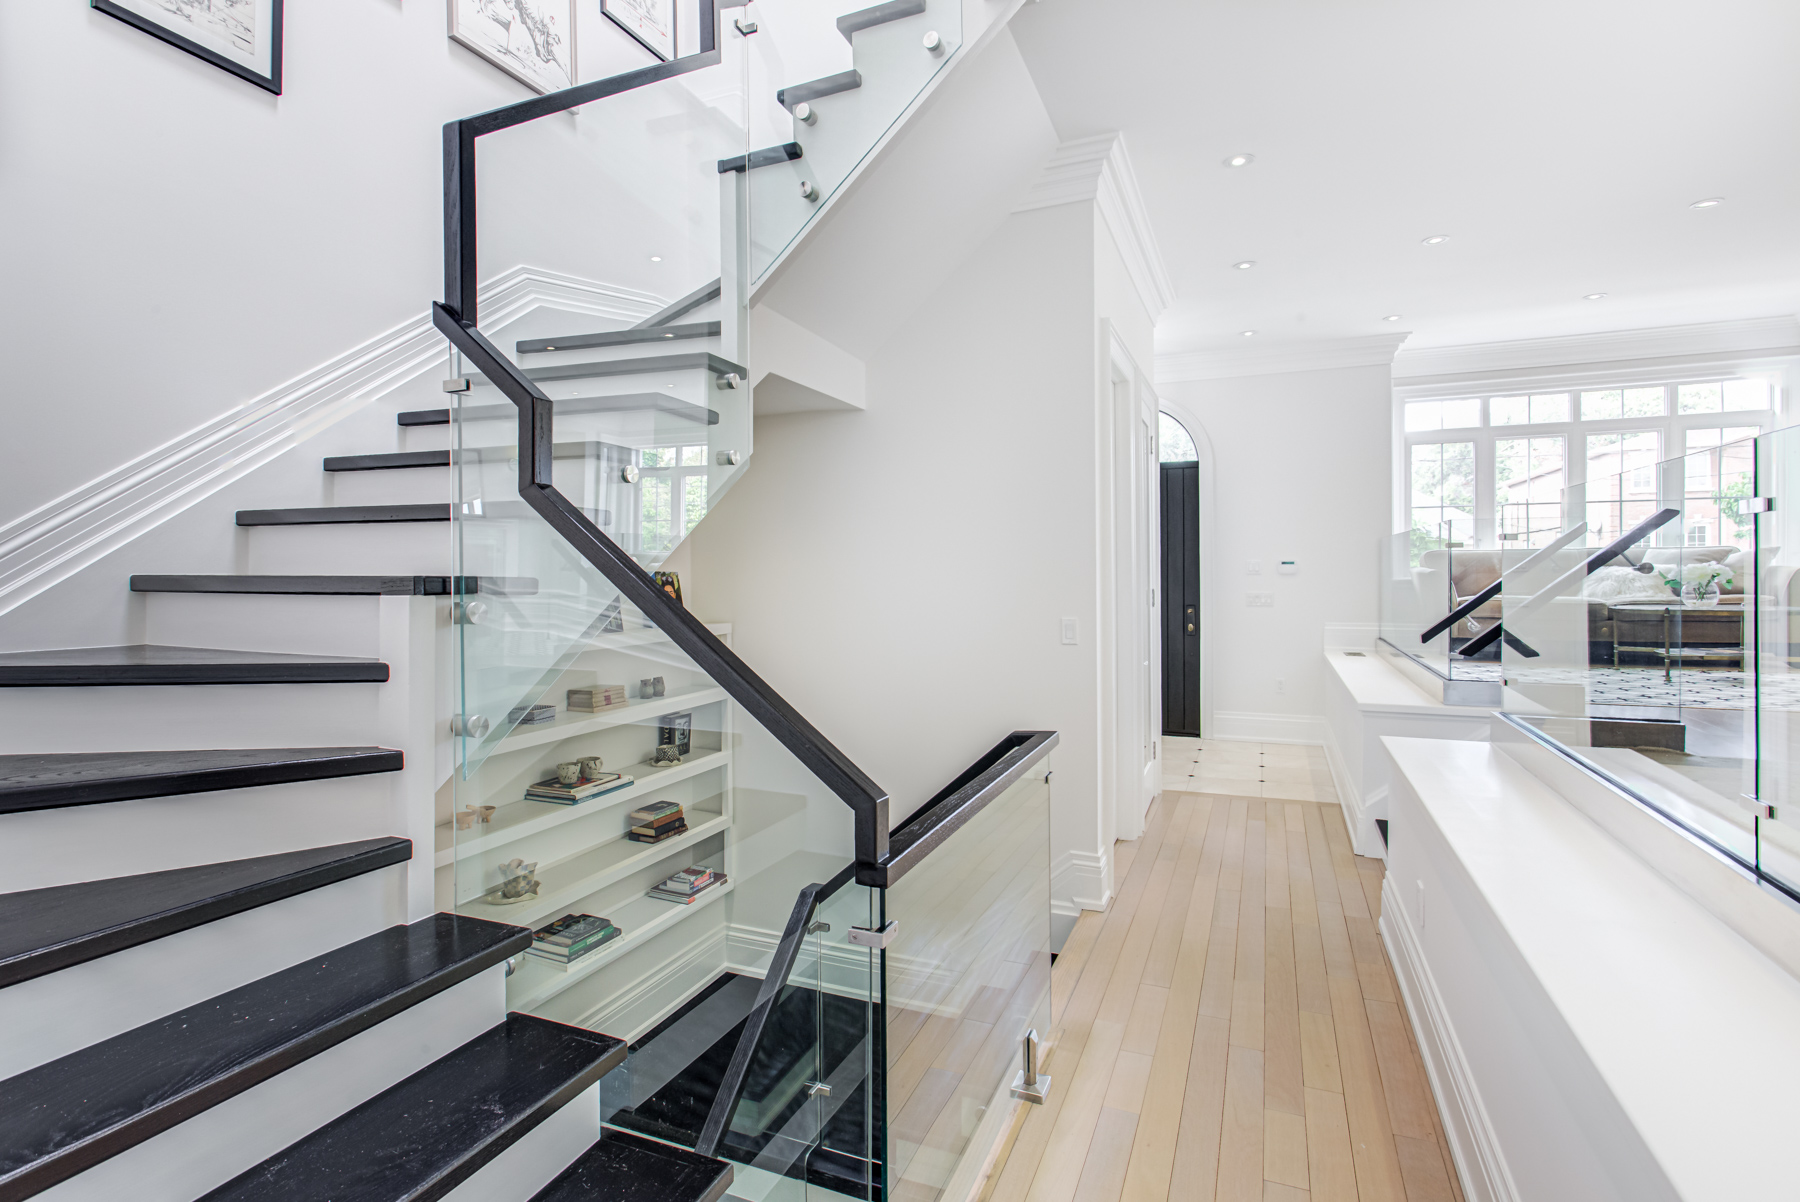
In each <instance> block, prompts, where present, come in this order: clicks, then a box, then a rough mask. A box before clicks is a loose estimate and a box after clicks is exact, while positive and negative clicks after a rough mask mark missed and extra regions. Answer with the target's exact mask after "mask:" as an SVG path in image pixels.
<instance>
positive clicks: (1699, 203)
mask: <svg viewBox="0 0 1800 1202" xmlns="http://www.w3.org/2000/svg"><path fill="white" fill-rule="evenodd" d="M1724 203H1725V198H1724V197H1723V196H1709V197H1707V198H1706V199H1705V200H1696V201H1695V202H1694V203H1693V204H1691V205H1689V206H1688V208H1690V209H1716V208H1718V207H1719V206H1720V205H1722V204H1724Z"/></svg>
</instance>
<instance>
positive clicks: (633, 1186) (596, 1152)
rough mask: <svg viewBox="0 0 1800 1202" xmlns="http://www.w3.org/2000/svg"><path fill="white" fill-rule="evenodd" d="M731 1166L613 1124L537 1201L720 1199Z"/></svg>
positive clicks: (534, 1198) (677, 1201)
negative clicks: (617, 1129) (615, 1128)
mask: <svg viewBox="0 0 1800 1202" xmlns="http://www.w3.org/2000/svg"><path fill="white" fill-rule="evenodd" d="M731 1178H732V1169H731V1165H729V1164H727V1163H726V1162H725V1161H723V1160H714V1159H713V1158H712V1157H710V1156H702V1155H700V1153H698V1152H692V1151H689V1150H688V1149H686V1148H677V1147H675V1146H673V1145H671V1144H659V1143H657V1142H656V1141H655V1140H652V1139H645V1138H644V1137H643V1136H641V1135H631V1134H628V1133H627V1132H624V1131H615V1130H613V1129H611V1128H607V1129H606V1130H604V1131H602V1132H601V1135H600V1141H599V1142H598V1143H596V1144H595V1145H594V1146H593V1147H591V1148H589V1149H588V1150H587V1152H585V1153H584V1154H583V1155H582V1156H581V1158H580V1159H579V1160H577V1161H576V1162H575V1163H574V1164H572V1165H570V1166H569V1167H568V1168H566V1169H564V1170H563V1172H562V1174H561V1175H560V1176H559V1177H557V1178H556V1180H554V1181H552V1182H551V1183H550V1184H549V1185H546V1186H545V1187H544V1188H543V1189H541V1190H539V1191H538V1192H537V1193H535V1194H533V1195H532V1196H531V1202H718V1199H720V1198H722V1197H724V1196H725V1191H726V1189H727V1188H728V1187H729V1186H730V1185H731Z"/></svg>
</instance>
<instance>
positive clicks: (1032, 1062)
mask: <svg viewBox="0 0 1800 1202" xmlns="http://www.w3.org/2000/svg"><path fill="white" fill-rule="evenodd" d="M1037 1062H1038V1037H1037V1028H1035V1027H1034V1028H1032V1029H1031V1030H1029V1031H1027V1032H1025V1067H1024V1068H1022V1069H1020V1070H1019V1075H1018V1076H1016V1077H1014V1078H1013V1083H1012V1096H1013V1097H1015V1098H1017V1099H1019V1100H1020V1101H1021V1102H1030V1103H1032V1104H1034V1105H1037V1106H1042V1105H1043V1104H1044V1099H1045V1098H1047V1097H1049V1096H1050V1077H1049V1075H1048V1074H1039V1072H1038V1071H1037Z"/></svg>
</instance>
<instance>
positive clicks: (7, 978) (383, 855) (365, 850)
mask: <svg viewBox="0 0 1800 1202" xmlns="http://www.w3.org/2000/svg"><path fill="white" fill-rule="evenodd" d="M356 750H364V749H356ZM366 750H374V751H380V750H381V749H380V748H369V749H366ZM387 754H390V755H392V756H394V757H396V758H398V757H399V755H400V753H399V752H397V751H395V752H389V753H387ZM9 758H18V759H38V758H43V759H49V758H64V757H49V756H45V757H37V756H18V757H9ZM71 758H72V757H71ZM410 859H412V844H411V842H409V841H408V840H406V839H363V840H360V841H358V842H355V843H337V844H333V845H331V846H329V847H311V848H307V849H306V850H304V851H289V852H280V853H278V854H276V855H272V856H253V857H251V858H250V859H246V860H225V861H222V862H220V863H217V864H199V865H195V866H194V867H192V868H169V869H165V870H163V871H161V872H146V873H140V874H138V875H135V876H116V877H108V878H105V879H103V880H97V881H82V882H80V883H78V884H74V885H53V886H51V887H49V888H46V889H26V890H23V891H20V892H17V893H0V986H6V985H16V984H18V983H19V982H20V981H29V980H30V979H31V978H33V977H40V976H43V975H44V974H45V973H50V972H56V971H58V970H59V969H64V968H68V967H69V966H70V965H73V964H80V963H83V962H84V961H88V960H93V959H97V958H98V957H100V956H105V955H110V954H111V953H113V952H116V951H122V950H123V949H125V948H128V947H136V946H137V945H138V944H140V943H148V942H150V941H151V940H152V939H161V938H163V937H164V936H166V935H173V934H175V933H176V932H177V931H185V930H188V929H190V928H192V927H197V926H202V925H204V924H205V923H209V922H216V921H217V920H219V919H221V918H224V917H227V916H228V915H232V914H240V913H242V912H243V911H245V910H253V909H255V908H256V907H258V906H266V905H268V904H269V903H270V902H276V901H280V900H281V899H282V898H284V897H293V896H295V895H296V894H300V893H305V892H307V891H308V890H312V889H321V888H323V887H325V886H326V885H332V884H336V883H337V882H338V881H343V880H348V879H349V878H351V877H353V876H361V875H362V874H363V873H365V872H374V871H375V870H376V869H379V868H386V867H388V866H389V865H390V864H404V863H405V862H406V861H408V860H410ZM3 1127H4V1120H0V1128H3Z"/></svg>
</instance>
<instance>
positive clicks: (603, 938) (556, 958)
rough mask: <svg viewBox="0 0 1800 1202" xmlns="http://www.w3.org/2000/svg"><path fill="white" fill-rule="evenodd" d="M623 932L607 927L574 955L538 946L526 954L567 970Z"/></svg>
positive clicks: (528, 950) (616, 928)
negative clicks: (566, 954)
mask: <svg viewBox="0 0 1800 1202" xmlns="http://www.w3.org/2000/svg"><path fill="white" fill-rule="evenodd" d="M622 934H624V932H623V931H621V930H620V929H619V928H618V927H607V928H606V930H605V932H603V933H602V934H601V935H600V936H599V937H597V938H596V939H595V940H594V941H593V942H591V943H589V944H587V945H585V946H584V947H583V948H582V949H581V950H580V951H579V952H577V953H576V954H575V955H572V956H563V955H558V954H555V953H554V952H552V951H550V950H548V949H545V948H537V947H533V948H529V949H527V951H526V953H525V954H526V955H528V956H530V957H532V958H533V959H535V960H537V961H539V962H541V963H544V964H551V965H554V966H556V967H557V968H560V969H562V970H563V971H565V972H567V971H568V970H569V969H571V968H575V967H577V966H578V965H580V964H582V963H583V962H585V961H586V960H587V959H588V958H589V957H590V956H592V955H593V954H594V953H595V952H597V951H599V950H600V949H601V948H602V947H605V946H606V945H607V944H609V943H611V942H612V941H613V940H615V939H617V938H618V937H619V936H620V935H622Z"/></svg>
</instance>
